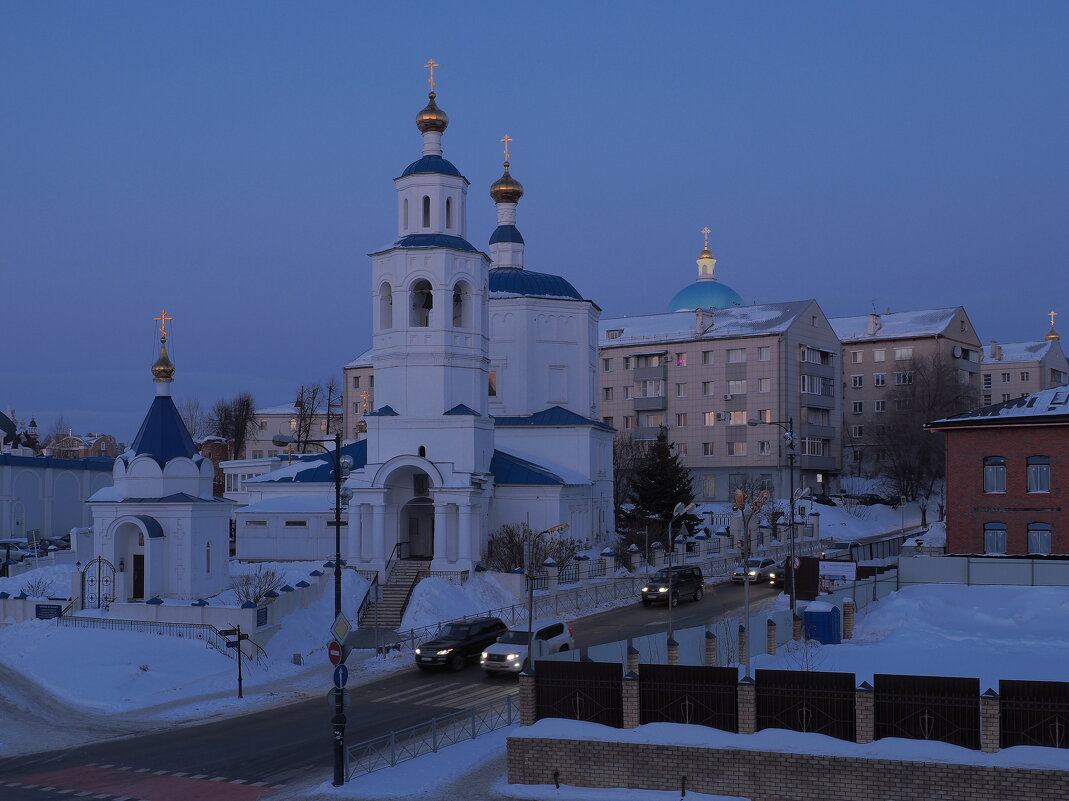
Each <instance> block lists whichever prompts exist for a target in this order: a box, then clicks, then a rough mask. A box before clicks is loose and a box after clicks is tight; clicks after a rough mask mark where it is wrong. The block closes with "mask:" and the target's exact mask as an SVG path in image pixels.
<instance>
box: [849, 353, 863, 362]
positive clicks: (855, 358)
mask: <svg viewBox="0 0 1069 801" xmlns="http://www.w3.org/2000/svg"><path fill="white" fill-rule="evenodd" d="M864 357H865V353H864V351H860V350H852V351H850V364H861V362H862V361H863V360H864Z"/></svg>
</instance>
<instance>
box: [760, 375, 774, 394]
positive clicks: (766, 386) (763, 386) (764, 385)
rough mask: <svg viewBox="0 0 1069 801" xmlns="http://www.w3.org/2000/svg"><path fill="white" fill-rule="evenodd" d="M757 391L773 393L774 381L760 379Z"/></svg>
mask: <svg viewBox="0 0 1069 801" xmlns="http://www.w3.org/2000/svg"><path fill="white" fill-rule="evenodd" d="M757 391H758V392H771V391H772V379H771V378H758V379H757Z"/></svg>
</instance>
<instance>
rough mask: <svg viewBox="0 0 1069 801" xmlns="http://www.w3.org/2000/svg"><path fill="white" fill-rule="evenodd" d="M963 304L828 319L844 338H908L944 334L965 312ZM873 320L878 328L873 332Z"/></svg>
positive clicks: (848, 340)
mask: <svg viewBox="0 0 1069 801" xmlns="http://www.w3.org/2000/svg"><path fill="white" fill-rule="evenodd" d="M962 312H963V309H962V308H961V306H954V307H952V308H948V309H923V310H921V311H908V312H888V313H886V314H861V315H858V316H857V317H833V318H831V319H829V320H828V322H830V323H831V327H832V328H834V329H835V334H836V336H838V337H839V340H840V341H842V342H861V341H865V340H876V339H907V338H909V337H924V336H933V335H935V334H941V333H943V332H944V331H946V329H947V327H948V326H949V325H950V324H951V323H953V322H954V320H955V319H956V318H957V316H958V314H960V313H962ZM870 324H875V327H876V330H875V332H873V333H870V332H869V331H870Z"/></svg>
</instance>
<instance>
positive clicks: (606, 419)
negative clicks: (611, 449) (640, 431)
mask: <svg viewBox="0 0 1069 801" xmlns="http://www.w3.org/2000/svg"><path fill="white" fill-rule="evenodd" d="M601 422H603V423H604V424H605V425H607V426H612V427H613V428H616V425H615V424H614V423H613V421H612V418H611V417H602V418H601Z"/></svg>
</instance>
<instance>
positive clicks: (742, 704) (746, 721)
mask: <svg viewBox="0 0 1069 801" xmlns="http://www.w3.org/2000/svg"><path fill="white" fill-rule="evenodd" d="M737 697H738V704H739V706H738V715H739V734H753V733H754V732H755V731H757V685H756V684H754V680H753V679H751V678H749V677H747V678H744V679H743V680H742V681H740V682H739V687H738V695H737Z"/></svg>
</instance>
